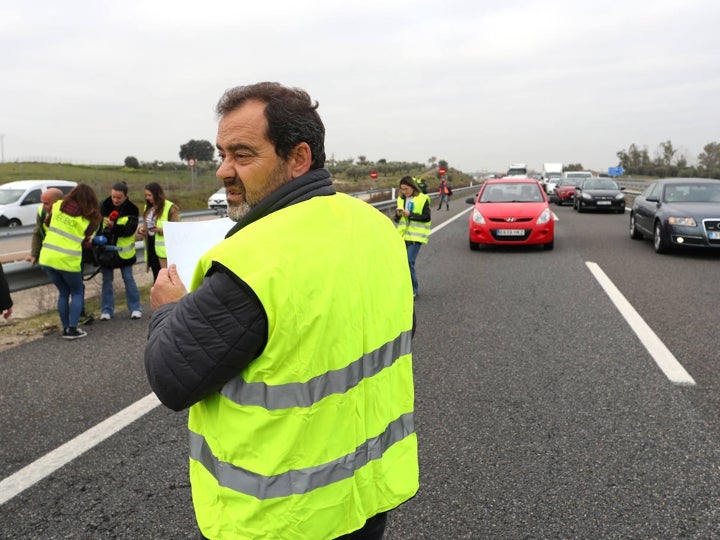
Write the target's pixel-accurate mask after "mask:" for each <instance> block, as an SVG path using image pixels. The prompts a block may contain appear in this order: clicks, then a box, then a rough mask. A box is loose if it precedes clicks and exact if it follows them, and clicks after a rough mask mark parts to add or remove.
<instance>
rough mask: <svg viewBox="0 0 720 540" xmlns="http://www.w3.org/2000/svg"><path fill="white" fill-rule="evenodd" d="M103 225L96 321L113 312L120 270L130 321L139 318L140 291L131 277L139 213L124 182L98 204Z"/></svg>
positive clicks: (99, 257) (140, 314) (116, 185)
mask: <svg viewBox="0 0 720 540" xmlns="http://www.w3.org/2000/svg"><path fill="white" fill-rule="evenodd" d="M100 214H101V215H102V216H103V225H102V229H101V230H100V234H101V235H103V236H105V238H107V243H106V244H104V245H102V246H100V247H99V249H98V251H99V254H98V263H99V264H100V267H101V270H102V295H101V305H100V320H101V321H109V320H110V319H111V318H112V317H113V315H114V313H115V290H114V288H113V277H114V274H115V268H119V269H120V275H121V276H122V279H123V283H124V284H125V299H126V301H127V307H128V311H129V312H130V318H131V319H140V318H141V317H142V305H141V304H140V291H139V290H138V287H137V284H136V283H135V277H134V276H133V265H134V264H135V260H136V256H135V231H136V230H137V228H138V220H139V216H140V210H139V209H138V207H137V206H135V204H134V203H133V202H132V201H131V200H130V198H129V197H128V186H127V183H126V182H123V181H121V182H115V184H114V185H113V187H112V189H111V190H110V196H109V197H107V198H106V199H105V200H103V202H102V203H101V204H100Z"/></svg>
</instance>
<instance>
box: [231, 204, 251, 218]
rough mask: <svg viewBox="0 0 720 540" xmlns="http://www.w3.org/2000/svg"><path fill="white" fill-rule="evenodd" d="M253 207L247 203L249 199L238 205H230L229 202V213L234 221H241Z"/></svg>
mask: <svg viewBox="0 0 720 540" xmlns="http://www.w3.org/2000/svg"><path fill="white" fill-rule="evenodd" d="M251 209H252V207H251V206H250V205H249V204H248V203H247V201H243V202H241V203H240V204H237V205H230V204H229V203H228V209H227V215H228V217H229V218H230V219H232V220H233V221H240V220H241V219H242V218H244V217H245V216H246V215H247V213H248V212H249V211H250V210H251Z"/></svg>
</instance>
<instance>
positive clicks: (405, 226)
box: [397, 193, 432, 244]
mask: <svg viewBox="0 0 720 540" xmlns="http://www.w3.org/2000/svg"><path fill="white" fill-rule="evenodd" d="M412 202H413V205H414V208H413V211H414V212H415V213H416V214H420V213H422V209H423V207H424V206H425V203H428V204H429V202H430V197H428V196H427V195H426V194H425V193H418V194H417V195H413V197H412ZM406 206H407V199H404V198H402V197H398V198H397V207H398V208H399V209H400V210H406V209H407V208H406ZM397 229H398V232H399V233H400V236H402V238H403V240H405V241H406V242H420V243H421V244H427V241H428V236H430V231H431V229H432V226H431V222H430V221H412V220H411V219H410V218H409V217H405V216H403V217H401V218H400V221H398V223H397Z"/></svg>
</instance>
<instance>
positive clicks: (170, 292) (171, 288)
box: [150, 264, 188, 309]
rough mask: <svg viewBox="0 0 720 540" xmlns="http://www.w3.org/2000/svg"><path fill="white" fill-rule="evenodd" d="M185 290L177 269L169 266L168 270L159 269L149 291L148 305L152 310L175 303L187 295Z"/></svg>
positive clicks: (172, 265)
mask: <svg viewBox="0 0 720 540" xmlns="http://www.w3.org/2000/svg"><path fill="white" fill-rule="evenodd" d="M187 292H188V291H187V289H186V288H185V285H183V282H182V280H181V279H180V276H179V275H178V272H177V267H176V266H175V265H174V264H171V265H170V267H169V268H161V269H160V272H159V273H158V277H157V279H156V280H155V284H154V285H153V286H152V288H151V289H150V305H151V306H152V308H153V309H157V308H159V307H160V306H164V305H165V304H169V303H171V302H177V301H178V300H180V299H181V298H182V297H183V296H185V295H186V294H187Z"/></svg>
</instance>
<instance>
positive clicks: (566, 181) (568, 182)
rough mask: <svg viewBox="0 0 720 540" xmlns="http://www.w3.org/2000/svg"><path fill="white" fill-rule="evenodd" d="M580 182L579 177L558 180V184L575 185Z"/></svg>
mask: <svg viewBox="0 0 720 540" xmlns="http://www.w3.org/2000/svg"><path fill="white" fill-rule="evenodd" d="M578 184H580V179H579V178H563V179H562V180H560V181H559V182H558V186H577V185H578Z"/></svg>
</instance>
